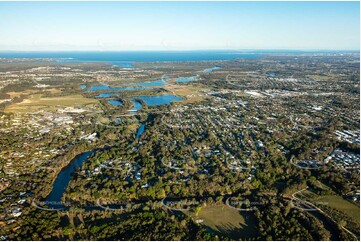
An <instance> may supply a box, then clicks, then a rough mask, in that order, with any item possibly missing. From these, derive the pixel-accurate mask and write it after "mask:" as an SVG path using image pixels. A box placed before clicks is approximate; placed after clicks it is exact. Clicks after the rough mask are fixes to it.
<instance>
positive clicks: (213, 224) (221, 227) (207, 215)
mask: <svg viewBox="0 0 361 242" xmlns="http://www.w3.org/2000/svg"><path fill="white" fill-rule="evenodd" d="M188 213H189V214H188V215H190V216H192V217H193V218H195V215H194V214H192V213H190V212H188ZM198 218H199V219H203V223H202V224H203V225H205V226H207V227H209V228H210V229H212V230H213V231H215V232H216V233H218V234H224V235H226V236H228V237H230V238H232V239H235V240H239V239H247V238H250V237H254V236H257V229H256V227H255V225H256V218H255V217H254V215H253V214H252V212H239V211H237V210H235V209H232V208H230V207H228V206H226V205H224V204H223V205H217V206H207V207H204V208H202V209H201V211H200V212H199V214H198Z"/></svg>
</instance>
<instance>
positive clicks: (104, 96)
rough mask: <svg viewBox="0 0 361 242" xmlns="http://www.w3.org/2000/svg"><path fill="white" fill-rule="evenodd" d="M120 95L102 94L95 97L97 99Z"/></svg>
mask: <svg viewBox="0 0 361 242" xmlns="http://www.w3.org/2000/svg"><path fill="white" fill-rule="evenodd" d="M116 95H118V94H117V93H100V94H99V95H97V96H95V97H96V98H108V97H113V96H116Z"/></svg>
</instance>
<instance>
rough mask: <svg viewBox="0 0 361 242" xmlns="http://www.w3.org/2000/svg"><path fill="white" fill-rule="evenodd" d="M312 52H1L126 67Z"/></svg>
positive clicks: (4, 55)
mask: <svg viewBox="0 0 361 242" xmlns="http://www.w3.org/2000/svg"><path fill="white" fill-rule="evenodd" d="M273 53H285V54H302V53H310V52H305V51H297V50H282V51H280V50H255V51H251V50H249V51H248V50H247V51H242V50H241V51H238V50H209V51H205V50H204V51H59V52H55V51H49V52H45V51H42V52H40V51H39V52H35V51H34V52H33V51H31V52H18V51H7V52H0V58H54V59H59V60H58V61H57V63H59V64H60V63H73V62H108V63H110V64H113V65H118V66H122V67H132V65H131V63H133V62H157V61H216V60H232V59H238V58H246V59H250V58H259V57H261V56H262V55H263V54H273Z"/></svg>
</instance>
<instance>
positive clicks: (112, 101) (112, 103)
mask: <svg viewBox="0 0 361 242" xmlns="http://www.w3.org/2000/svg"><path fill="white" fill-rule="evenodd" d="M108 103H110V104H111V105H113V106H120V105H122V104H123V102H121V101H119V100H108Z"/></svg>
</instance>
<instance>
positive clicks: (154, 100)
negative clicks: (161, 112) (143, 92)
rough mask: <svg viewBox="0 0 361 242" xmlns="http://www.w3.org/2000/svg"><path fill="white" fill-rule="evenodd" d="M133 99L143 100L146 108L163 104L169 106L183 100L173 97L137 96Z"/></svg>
mask: <svg viewBox="0 0 361 242" xmlns="http://www.w3.org/2000/svg"><path fill="white" fill-rule="evenodd" d="M135 98H138V99H141V100H143V101H144V102H145V103H146V104H147V105H148V106H159V105H164V104H170V103H171V102H174V101H182V100H184V99H183V98H181V97H177V96H174V95H159V96H138V97H135Z"/></svg>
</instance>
